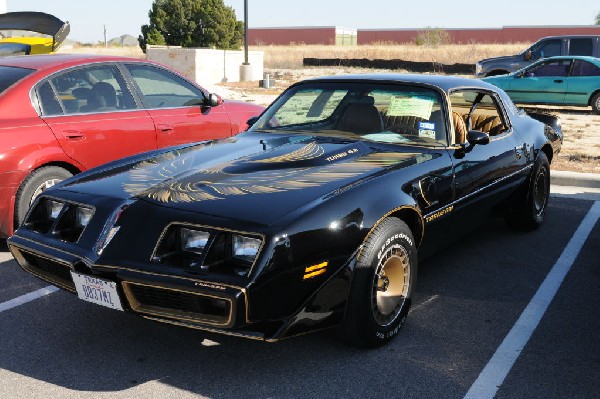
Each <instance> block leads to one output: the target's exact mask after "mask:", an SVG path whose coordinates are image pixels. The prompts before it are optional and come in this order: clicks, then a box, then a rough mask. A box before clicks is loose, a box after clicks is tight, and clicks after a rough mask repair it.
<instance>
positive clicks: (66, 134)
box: [36, 63, 156, 170]
mask: <svg viewBox="0 0 600 399" xmlns="http://www.w3.org/2000/svg"><path fill="white" fill-rule="evenodd" d="M36 93H37V97H38V101H39V104H40V110H41V115H42V119H43V120H44V121H45V122H46V124H47V125H48V126H49V127H50V129H52V132H53V133H54V135H55V136H56V139H57V140H58V142H59V144H60V146H61V147H62V149H63V150H64V152H65V153H66V154H67V155H68V156H69V157H71V158H72V159H73V160H74V161H75V163H76V164H78V166H79V168H80V169H82V170H85V169H89V168H91V167H94V166H98V165H100V164H103V163H106V162H108V161H112V160H115V159H118V158H122V157H125V156H129V155H133V154H137V153H140V152H143V151H148V150H153V149H156V131H155V128H154V123H153V121H152V119H151V118H150V115H149V114H148V112H147V111H145V110H143V109H141V107H138V105H137V104H136V101H135V99H134V97H133V95H132V93H131V91H130V90H129V88H128V86H127V84H126V82H125V79H124V78H123V76H122V74H121V73H120V71H119V68H118V66H117V64H115V63H105V64H96V65H90V66H85V67H78V68H73V69H69V70H67V71H65V72H61V73H58V74H55V75H53V76H51V77H50V78H49V79H46V80H44V81H42V82H40V84H38V86H37V87H36Z"/></svg>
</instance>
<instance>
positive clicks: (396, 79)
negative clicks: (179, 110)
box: [8, 74, 562, 347]
mask: <svg viewBox="0 0 600 399" xmlns="http://www.w3.org/2000/svg"><path fill="white" fill-rule="evenodd" d="M531 116H533V117H531ZM531 116H530V115H527V114H525V113H524V112H523V111H521V110H519V109H517V108H516V107H515V106H514V105H513V103H512V102H511V100H510V99H509V98H508V97H507V95H506V94H505V93H504V92H503V91H501V90H500V89H498V88H496V87H494V86H492V85H490V84H487V83H484V82H481V81H478V80H472V79H461V78H452V77H443V76H428V75H423V76H419V75H391V74H390V75H358V76H357V75H349V76H336V77H326V78H319V79H312V80H307V81H303V82H300V83H297V84H295V85H293V86H291V87H290V88H288V89H287V90H286V91H285V92H284V93H283V94H282V95H281V96H280V97H279V98H278V99H277V100H275V102H274V103H273V104H272V105H271V106H270V107H269V108H268V109H267V110H266V111H265V112H264V113H263V114H262V115H261V116H260V117H258V118H256V119H253V120H251V121H249V123H250V124H252V127H251V128H250V129H249V130H248V131H246V132H243V133H241V134H239V135H238V136H235V137H233V138H229V139H225V140H219V141H208V142H200V143H195V144H192V145H186V146H181V147H176V148H169V149H163V150H159V151H155V152H150V153H144V154H140V155H138V156H134V157H130V158H127V159H124V160H120V161H116V162H113V163H110V164H106V165H104V166H102V167H99V168H96V169H94V170H90V171H89V172H86V173H82V174H79V175H77V176H75V177H73V178H70V179H68V180H66V181H64V182H63V183H61V184H58V185H56V186H54V187H53V188H52V189H49V190H47V191H44V193H43V194H42V195H40V196H39V197H38V198H37V199H36V201H35V202H34V204H33V206H32V207H31V209H30V211H29V213H28V216H27V217H26V220H25V222H24V223H23V224H22V225H21V227H20V228H19V229H18V230H17V231H16V233H15V235H14V236H13V237H11V238H10V239H9V240H8V245H9V247H10V250H11V252H12V254H13V255H14V257H15V258H16V260H17V261H18V263H19V264H20V265H21V267H22V268H23V269H25V270H26V271H27V272H29V273H31V274H34V275H36V276H38V277H39V278H41V279H43V280H46V281H48V282H50V283H52V284H55V285H57V286H59V287H61V288H63V289H65V290H68V291H71V292H73V293H77V294H78V296H79V298H81V299H84V300H87V301H90V302H94V303H97V304H100V305H104V306H108V307H110V308H114V309H118V310H125V311H132V312H135V313H138V314H139V315H141V316H143V317H145V318H147V319H151V320H155V321H160V322H165V323H171V324H174V325H178V326H186V327H191V328H198V329H202V330H209V331H213V332H219V333H225V334H231V335H236V336H242V337H247V338H254V339H261V340H266V341H276V340H279V339H281V338H285V337H290V336H294V335H298V334H302V333H305V332H308V331H313V330H318V329H323V328H328V327H332V326H338V327H340V330H341V332H342V334H343V336H345V337H346V338H347V339H348V340H350V341H351V342H353V343H355V344H358V345H361V346H367V347H374V346H378V345H381V344H383V343H385V342H387V341H389V340H390V339H391V338H393V337H394V336H395V335H396V334H397V333H398V331H399V329H400V327H401V325H402V323H403V322H404V320H405V318H406V316H407V314H408V311H409V308H410V305H411V301H412V296H413V293H414V289H415V278H416V275H417V257H419V258H421V259H422V258H423V257H426V256H427V255H428V254H430V253H432V252H433V251H435V250H436V249H438V248H439V247H441V246H442V245H444V244H445V243H448V242H450V241H451V240H452V239H454V238H456V237H458V236H460V235H461V234H463V233H464V232H465V231H467V230H469V229H472V228H473V227H474V226H476V225H477V223H479V222H480V221H482V220H485V217H487V216H488V215H499V216H503V217H504V218H505V219H506V221H507V223H508V224H509V226H511V227H513V228H515V229H521V230H532V229H535V228H536V227H538V226H539V225H540V224H541V223H542V222H543V220H544V216H545V213H546V207H547V203H548V197H549V188H550V169H549V163H550V162H551V161H552V158H553V157H554V155H555V154H556V153H557V152H558V151H559V149H560V146H561V142H562V133H561V129H560V122H559V121H558V120H557V119H556V118H554V117H552V116H548V115H531Z"/></svg>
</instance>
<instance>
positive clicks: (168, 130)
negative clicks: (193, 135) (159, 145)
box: [157, 123, 175, 134]
mask: <svg viewBox="0 0 600 399" xmlns="http://www.w3.org/2000/svg"><path fill="white" fill-rule="evenodd" d="M157 127H158V130H160V131H161V132H163V133H167V134H171V133H173V132H174V131H175V128H174V127H173V125H169V124H167V123H159V124H158V126H157Z"/></svg>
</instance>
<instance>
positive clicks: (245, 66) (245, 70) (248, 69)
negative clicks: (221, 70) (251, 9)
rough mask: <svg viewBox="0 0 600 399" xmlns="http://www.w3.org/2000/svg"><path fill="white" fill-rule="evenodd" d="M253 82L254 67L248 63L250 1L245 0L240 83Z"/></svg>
mask: <svg viewBox="0 0 600 399" xmlns="http://www.w3.org/2000/svg"><path fill="white" fill-rule="evenodd" d="M251 80H252V66H251V65H250V62H248V0H244V62H243V63H242V65H240V82H249V81H251Z"/></svg>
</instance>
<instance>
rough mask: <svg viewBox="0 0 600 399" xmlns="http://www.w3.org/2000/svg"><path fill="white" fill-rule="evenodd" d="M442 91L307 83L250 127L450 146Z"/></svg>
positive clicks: (273, 106) (288, 92) (380, 140)
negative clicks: (447, 137) (440, 92)
mask: <svg viewBox="0 0 600 399" xmlns="http://www.w3.org/2000/svg"><path fill="white" fill-rule="evenodd" d="M441 104H442V101H441V96H440V94H439V93H438V92H437V91H435V90H433V89H429V88H425V87H419V86H410V85H401V84H385V83H373V82H364V83H363V82H329V83H324V82H307V83H305V84H301V85H298V86H295V87H293V88H291V89H290V90H288V91H287V92H285V93H284V95H283V96H282V97H280V98H279V99H278V100H277V101H276V102H275V103H274V104H273V105H271V107H269V109H268V110H267V111H266V112H265V114H263V116H262V117H261V118H260V119H259V120H258V121H257V122H256V123H255V124H254V125H253V127H252V129H251V130H261V131H267V132H276V133H282V132H285V131H290V132H294V133H297V132H310V133H311V134H319V135H331V136H342V137H345V138H353V139H361V140H369V141H376V142H385V143H413V144H421V145H423V144H425V145H436V146H440V145H444V146H445V145H447V139H446V124H445V123H444V120H445V119H444V117H443V112H442V105H441Z"/></svg>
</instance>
